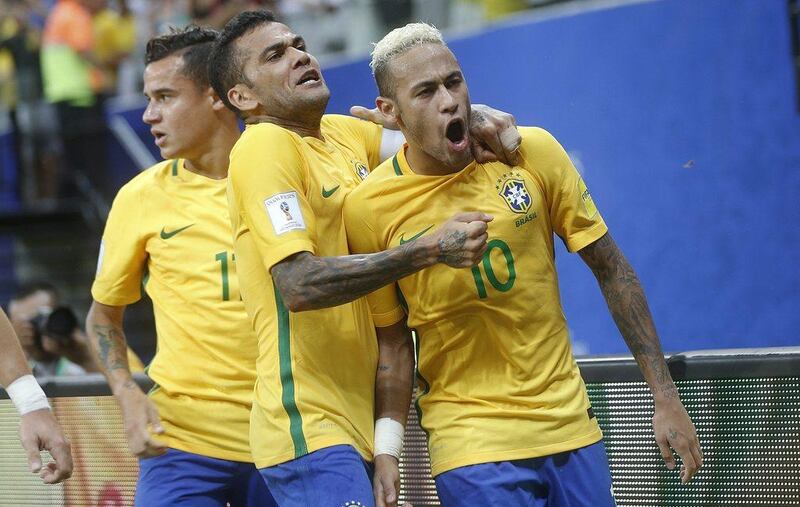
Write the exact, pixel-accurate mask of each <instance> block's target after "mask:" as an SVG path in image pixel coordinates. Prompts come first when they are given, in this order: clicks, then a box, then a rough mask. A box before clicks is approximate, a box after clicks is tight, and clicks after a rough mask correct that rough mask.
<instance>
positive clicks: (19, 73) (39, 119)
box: [0, 0, 59, 204]
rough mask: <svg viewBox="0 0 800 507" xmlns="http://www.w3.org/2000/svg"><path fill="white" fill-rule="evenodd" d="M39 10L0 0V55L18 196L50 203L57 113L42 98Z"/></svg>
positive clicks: (54, 183) (53, 192)
mask: <svg viewBox="0 0 800 507" xmlns="http://www.w3.org/2000/svg"><path fill="white" fill-rule="evenodd" d="M40 8H41V6H39V5H38V3H37V2H26V1H24V0H2V1H0V54H5V55H6V56H7V58H9V60H8V65H10V70H11V75H10V77H11V78H12V79H10V81H9V82H8V84H10V85H13V86H9V87H7V88H6V90H7V92H10V93H8V94H7V96H6V97H5V99H6V100H5V101H2V102H3V103H4V104H5V105H6V107H7V108H8V110H9V114H10V118H11V125H12V127H13V129H14V133H15V136H14V141H15V143H14V148H15V155H16V160H17V161H18V164H19V166H20V169H21V187H22V188H21V190H22V196H23V199H24V201H25V202H26V203H28V204H32V203H36V202H42V201H43V200H49V199H53V198H55V197H56V194H57V190H58V182H57V177H58V155H59V152H58V150H59V146H58V142H57V141H56V139H55V138H56V130H55V128H54V124H55V112H54V110H53V108H52V106H50V105H48V104H46V103H45V102H44V101H43V100H42V77H41V72H40V67H39V47H40V44H41V27H40V25H39V21H40V19H41V13H40V12H39V9H40ZM2 58H3V57H2V56H0V59H2ZM0 66H2V65H0Z"/></svg>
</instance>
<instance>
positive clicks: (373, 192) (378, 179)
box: [348, 157, 400, 200]
mask: <svg viewBox="0 0 800 507" xmlns="http://www.w3.org/2000/svg"><path fill="white" fill-rule="evenodd" d="M393 160H394V157H391V158H388V159H386V160H384V161H383V162H382V163H381V164H380V165H378V167H376V168H375V169H373V170H372V171H370V173H369V175H368V176H367V177H366V178H365V179H364V181H362V182H361V183H359V184H358V186H357V187H356V188H355V189H354V190H353V191H351V192H350V195H349V196H348V200H369V199H372V198H375V197H377V196H379V195H380V194H382V193H383V192H385V191H386V189H387V188H389V187H390V186H391V185H392V184H393V183H394V182H399V178H400V177H399V176H398V174H397V173H396V172H395V169H394V163H393Z"/></svg>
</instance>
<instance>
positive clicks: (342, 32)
mask: <svg viewBox="0 0 800 507" xmlns="http://www.w3.org/2000/svg"><path fill="white" fill-rule="evenodd" d="M403 1H405V0H403ZM274 3H275V10H276V14H277V16H278V17H279V19H282V20H283V21H284V22H285V23H286V24H287V25H289V26H290V27H291V29H292V31H293V32H294V33H299V34H302V35H303V38H304V39H305V41H306V44H307V45H308V47H309V49H310V51H311V52H312V53H313V54H314V56H316V57H317V58H320V57H324V56H325V55H326V54H330V53H337V52H340V51H343V50H345V49H346V48H347V35H348V33H347V32H348V30H347V28H346V27H347V26H348V22H349V21H350V20H349V19H348V16H347V14H348V13H347V12H346V10H345V9H344V8H343V7H344V5H345V4H346V3H347V1H346V0H281V1H279V2H274ZM400 3H402V2H400Z"/></svg>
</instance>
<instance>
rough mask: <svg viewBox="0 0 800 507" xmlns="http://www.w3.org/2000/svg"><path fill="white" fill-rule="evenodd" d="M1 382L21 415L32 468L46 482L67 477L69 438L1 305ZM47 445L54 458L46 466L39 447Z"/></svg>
mask: <svg viewBox="0 0 800 507" xmlns="http://www.w3.org/2000/svg"><path fill="white" fill-rule="evenodd" d="M0 350H2V351H3V353H2V354H0V386H2V387H4V388H5V389H6V391H7V392H8V396H9V398H11V401H12V402H13V403H14V405H15V406H16V407H17V411H18V412H19V415H20V423H19V438H20V441H21V442H22V447H23V448H24V449H25V452H26V453H27V455H28V466H29V467H30V469H31V472H33V473H38V474H39V476H40V477H41V478H42V481H44V482H45V483H46V484H55V483H57V482H61V481H64V480H66V479H68V478H69V476H70V475H72V453H71V451H70V446H69V442H68V441H67V438H66V437H65V436H64V433H62V431H61V428H60V427H59V425H58V422H57V421H56V418H55V417H54V416H53V413H52V412H51V411H50V404H49V403H47V397H46V396H45V394H44V391H42V388H41V387H39V384H38V383H37V382H36V379H35V378H33V375H32V374H31V369H30V368H28V363H27V361H26V360H25V354H23V353H22V348H21V347H20V344H19V340H18V339H17V336H16V334H15V333H14V328H12V327H11V322H9V320H8V317H7V316H6V313H5V312H4V311H3V310H2V309H0ZM42 449H45V450H47V451H48V452H49V453H50V455H51V456H52V457H53V461H51V462H50V463H47V464H46V465H44V466H42V458H41V456H40V455H39V451H40V450H42Z"/></svg>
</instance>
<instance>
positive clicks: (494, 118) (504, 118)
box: [469, 104, 522, 166]
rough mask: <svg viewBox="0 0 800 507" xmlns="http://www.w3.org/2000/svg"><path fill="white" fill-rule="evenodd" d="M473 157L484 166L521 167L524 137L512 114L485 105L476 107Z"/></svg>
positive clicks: (472, 123) (471, 129) (471, 127)
mask: <svg viewBox="0 0 800 507" xmlns="http://www.w3.org/2000/svg"><path fill="white" fill-rule="evenodd" d="M469 134H470V143H471V144H470V147H471V149H472V156H473V157H475V160H476V161H478V162H479V163H481V164H485V163H487V162H502V163H504V164H508V165H512V166H513V165H517V164H519V163H520V161H521V159H520V154H519V147H520V145H521V144H522V136H521V135H520V133H519V130H518V129H517V122H516V120H515V119H514V116H513V115H512V114H509V113H506V112H503V111H500V110H498V109H493V108H491V107H489V106H486V105H483V104H473V105H472V113H471V115H470V124H469Z"/></svg>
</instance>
